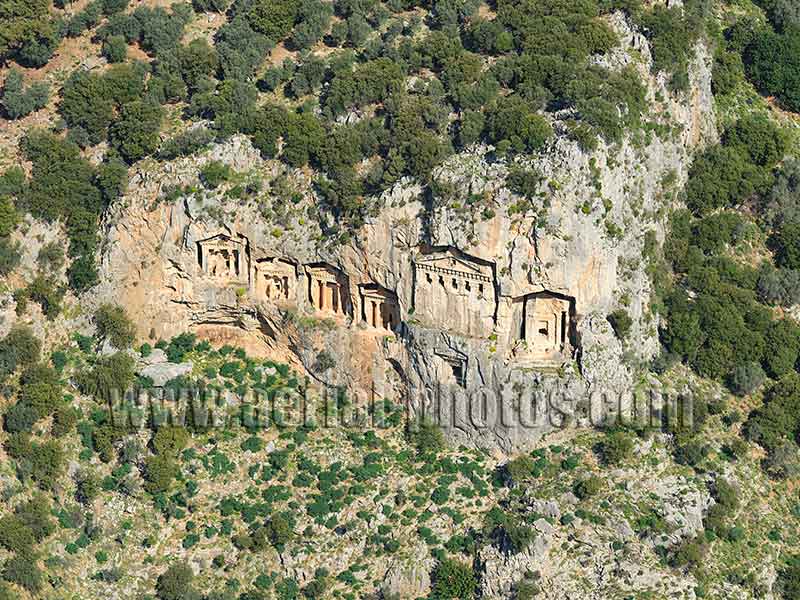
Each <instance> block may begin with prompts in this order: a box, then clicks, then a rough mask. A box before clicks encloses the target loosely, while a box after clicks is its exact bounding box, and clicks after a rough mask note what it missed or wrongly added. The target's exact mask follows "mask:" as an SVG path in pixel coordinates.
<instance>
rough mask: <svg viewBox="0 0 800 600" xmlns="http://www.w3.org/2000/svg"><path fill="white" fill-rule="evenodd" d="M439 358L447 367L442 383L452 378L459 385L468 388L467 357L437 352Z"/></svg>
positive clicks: (454, 352)
mask: <svg viewBox="0 0 800 600" xmlns="http://www.w3.org/2000/svg"><path fill="white" fill-rule="evenodd" d="M434 354H435V355H436V356H438V357H439V358H440V359H442V361H443V362H444V364H445V365H446V368H445V371H444V373H443V377H442V378H441V381H447V380H448V379H450V378H451V377H452V379H453V380H454V381H455V383H456V384H457V385H460V386H461V387H466V386H467V356H466V355H465V354H463V353H461V352H456V351H449V350H435V351H434Z"/></svg>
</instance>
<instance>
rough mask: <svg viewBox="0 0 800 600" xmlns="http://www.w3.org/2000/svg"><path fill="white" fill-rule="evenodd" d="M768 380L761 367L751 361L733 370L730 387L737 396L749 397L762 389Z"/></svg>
mask: <svg viewBox="0 0 800 600" xmlns="http://www.w3.org/2000/svg"><path fill="white" fill-rule="evenodd" d="M766 379H767V375H766V373H764V369H762V368H761V365H760V364H758V363H757V362H752V361H751V362H747V363H745V364H743V365H738V366H736V367H735V368H734V369H733V371H732V372H731V375H730V379H729V382H728V385H729V386H730V388H731V390H732V391H733V392H734V393H735V394H736V395H738V396H747V395H748V394H752V393H753V392H754V391H756V390H757V389H758V388H760V387H761V386H762V384H763V383H764V381H766Z"/></svg>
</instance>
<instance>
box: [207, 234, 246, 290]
mask: <svg viewBox="0 0 800 600" xmlns="http://www.w3.org/2000/svg"><path fill="white" fill-rule="evenodd" d="M197 262H198V264H199V265H200V269H201V270H202V271H203V273H204V274H205V275H208V276H209V277H213V278H215V279H221V280H223V281H236V282H249V280H250V245H249V243H248V241H247V238H246V237H244V236H239V237H238V239H237V238H233V237H231V236H229V235H227V234H225V233H219V234H217V235H215V236H212V237H210V238H206V239H204V240H200V241H199V242H197Z"/></svg>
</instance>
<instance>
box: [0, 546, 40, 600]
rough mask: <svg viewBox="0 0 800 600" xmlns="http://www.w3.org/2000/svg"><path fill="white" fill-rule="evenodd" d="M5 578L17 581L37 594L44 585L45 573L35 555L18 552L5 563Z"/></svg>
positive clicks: (11, 581) (22, 586)
mask: <svg viewBox="0 0 800 600" xmlns="http://www.w3.org/2000/svg"><path fill="white" fill-rule="evenodd" d="M3 579H5V580H6V581H8V582H10V583H16V584H17V585H18V586H20V587H21V588H24V589H26V590H28V591H29V592H30V593H32V594H37V593H39V591H40V590H41V589H42V587H43V586H44V575H43V573H42V571H41V569H39V566H38V564H37V560H36V557H35V556H32V555H29V554H17V555H15V556H12V557H11V558H9V559H8V560H7V561H6V562H5V564H4V565H3Z"/></svg>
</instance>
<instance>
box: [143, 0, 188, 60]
mask: <svg viewBox="0 0 800 600" xmlns="http://www.w3.org/2000/svg"><path fill="white" fill-rule="evenodd" d="M170 8H171V10H169V11H167V10H166V9H164V8H162V7H160V6H157V7H155V8H150V7H147V6H139V7H137V8H136V10H135V11H134V12H133V15H134V17H135V18H136V20H137V21H139V24H140V26H141V33H140V36H139V41H140V43H141V46H142V48H143V49H144V50H145V52H148V53H149V54H152V55H159V54H161V53H163V52H168V51H170V50H173V49H174V48H175V47H176V46H177V45H178V42H179V41H180V39H181V36H182V35H183V29H184V27H185V26H186V24H187V23H188V22H189V21H190V19H191V17H192V14H193V11H192V8H191V6H189V5H187V4H178V3H176V4H173V5H172V6H171V7H170Z"/></svg>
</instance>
